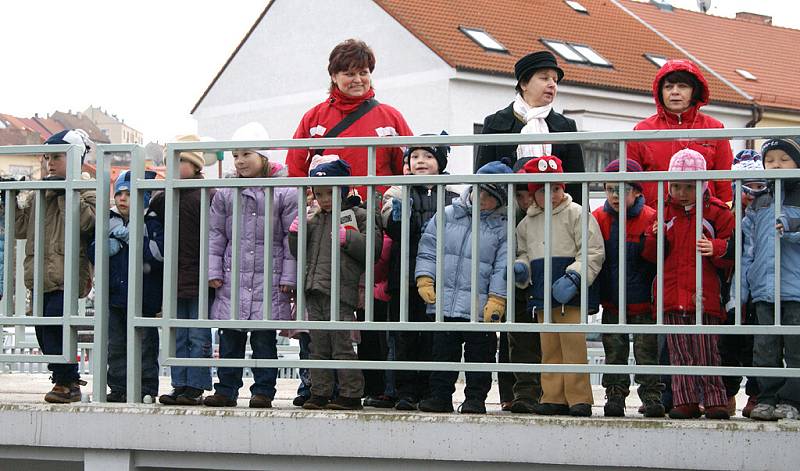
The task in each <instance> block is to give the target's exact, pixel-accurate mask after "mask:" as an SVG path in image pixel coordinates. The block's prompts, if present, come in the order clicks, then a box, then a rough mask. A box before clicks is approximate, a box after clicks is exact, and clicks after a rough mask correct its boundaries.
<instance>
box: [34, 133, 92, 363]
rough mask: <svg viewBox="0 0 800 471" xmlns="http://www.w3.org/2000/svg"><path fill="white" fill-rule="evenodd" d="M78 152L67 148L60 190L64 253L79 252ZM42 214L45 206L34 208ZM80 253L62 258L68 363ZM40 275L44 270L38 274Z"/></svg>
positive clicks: (73, 352)
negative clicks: (62, 204)
mask: <svg viewBox="0 0 800 471" xmlns="http://www.w3.org/2000/svg"><path fill="white" fill-rule="evenodd" d="M81 157H82V155H81V151H80V150H79V149H78V147H77V146H70V148H69V149H68V150H67V176H66V181H65V189H64V223H65V224H64V254H75V255H77V254H80V250H81V211H80V204H81V190H78V189H76V188H75V182H77V181H79V180H80V179H81ZM36 212H37V213H41V214H44V213H45V207H44V206H39V207H37V211H36ZM80 264H81V258H80V256H72V257H69V256H65V257H64V311H63V323H62V325H63V329H62V339H63V340H62V342H63V345H62V350H61V352H62V355H63V356H64V358H65V359H67V362H68V363H73V362H75V361H76V356H77V353H78V329H77V326H76V325H75V324H74V321H75V319H74V317H76V316H77V313H78V296H80V294H81V293H80V291H81V282H80ZM42 275H44V273H42Z"/></svg>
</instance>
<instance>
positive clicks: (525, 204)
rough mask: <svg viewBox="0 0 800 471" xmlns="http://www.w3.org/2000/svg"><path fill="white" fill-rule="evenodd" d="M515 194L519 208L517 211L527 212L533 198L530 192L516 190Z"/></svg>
mask: <svg viewBox="0 0 800 471" xmlns="http://www.w3.org/2000/svg"><path fill="white" fill-rule="evenodd" d="M515 194H516V197H517V206H519V209H521V210H522V211H527V210H528V208H530V207H531V204H532V203H533V197H531V192H530V191H528V190H517V191H516V192H515Z"/></svg>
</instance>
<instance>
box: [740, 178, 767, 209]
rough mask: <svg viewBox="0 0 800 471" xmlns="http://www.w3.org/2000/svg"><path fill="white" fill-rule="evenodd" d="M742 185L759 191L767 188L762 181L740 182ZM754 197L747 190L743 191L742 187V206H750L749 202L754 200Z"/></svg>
mask: <svg viewBox="0 0 800 471" xmlns="http://www.w3.org/2000/svg"><path fill="white" fill-rule="evenodd" d="M742 186H743V187H746V188H747V189H748V190H750V191H754V192H757V193H760V192H762V191H764V190H766V189H767V185H766V184H765V183H763V182H742ZM755 199H756V197H755V196H753V195H751V194H750V193H749V192H747V191H745V190H744V188H743V189H742V205H743V206H750V203H752V202H753V200H755Z"/></svg>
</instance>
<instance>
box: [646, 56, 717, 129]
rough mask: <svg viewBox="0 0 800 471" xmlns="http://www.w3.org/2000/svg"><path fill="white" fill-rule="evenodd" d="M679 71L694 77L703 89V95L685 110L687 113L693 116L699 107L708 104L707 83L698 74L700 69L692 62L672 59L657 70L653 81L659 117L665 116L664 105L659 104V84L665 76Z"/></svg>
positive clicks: (700, 74) (701, 75) (654, 97)
mask: <svg viewBox="0 0 800 471" xmlns="http://www.w3.org/2000/svg"><path fill="white" fill-rule="evenodd" d="M679 70H683V71H685V72H689V73H690V74H692V75H694V76H695V78H696V79H697V81H698V82H700V86H701V87H703V93H702V95H701V98H700V101H699V102H697V103H695V104H694V106H693V107H692V108H690V109H689V110H687V111H686V112H687V113H691V114H695V113H697V110H699V109H700V107H702V106H705V105H707V104H708V96H709V94H708V82H706V78H705V77H703V74H702V73H701V72H700V69H698V68H697V66H696V65H695V64H694V62H692V61H690V60H686V59H672V60H669V61H667V63H666V64H664V66H663V67H661V69H659V70H658V73H657V74H656V78H654V79H653V99H654V100H655V101H656V108H657V109H658V114H659V116H666V110H665V109H664V104H663V103H661V97H660V95H661V90H660V88H659V84H660V83H661V79H663V78H664V76H666V75H667V74H671V73H672V72H677V71H679Z"/></svg>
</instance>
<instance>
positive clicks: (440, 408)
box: [419, 397, 453, 412]
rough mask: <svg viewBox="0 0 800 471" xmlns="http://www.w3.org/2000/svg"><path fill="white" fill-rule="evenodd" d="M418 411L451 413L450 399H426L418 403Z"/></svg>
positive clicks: (451, 402) (451, 404) (451, 403)
mask: <svg viewBox="0 0 800 471" xmlns="http://www.w3.org/2000/svg"><path fill="white" fill-rule="evenodd" d="M419 410H421V411H422V412H453V401H452V399H442V398H438V397H428V398H425V399H423V400H421V401H419Z"/></svg>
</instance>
